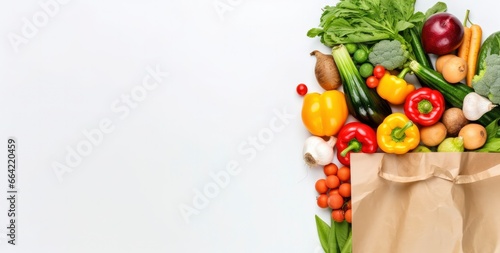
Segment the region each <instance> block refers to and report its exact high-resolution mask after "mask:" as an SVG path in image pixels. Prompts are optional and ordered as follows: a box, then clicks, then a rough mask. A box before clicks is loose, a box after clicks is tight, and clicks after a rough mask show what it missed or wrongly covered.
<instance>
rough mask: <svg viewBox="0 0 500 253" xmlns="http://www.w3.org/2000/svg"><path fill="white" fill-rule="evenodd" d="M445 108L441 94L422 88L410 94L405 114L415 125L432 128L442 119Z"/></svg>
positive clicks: (407, 98)
mask: <svg viewBox="0 0 500 253" xmlns="http://www.w3.org/2000/svg"><path fill="white" fill-rule="evenodd" d="M445 106H446V105H445V101H444V97H443V94H441V92H439V91H437V90H433V89H431V88H427V87H422V88H420V89H417V90H414V91H413V92H411V93H410V94H408V96H407V97H406V100H405V105H404V112H405V114H406V116H407V117H408V118H409V119H410V120H411V121H413V122H414V123H417V124H419V125H421V126H431V125H434V124H435V123H436V122H438V121H439V119H441V116H443V113H444V110H445Z"/></svg>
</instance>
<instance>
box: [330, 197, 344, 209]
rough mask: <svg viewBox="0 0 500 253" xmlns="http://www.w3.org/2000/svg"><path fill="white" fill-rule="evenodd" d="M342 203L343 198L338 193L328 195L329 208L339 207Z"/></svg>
mask: <svg viewBox="0 0 500 253" xmlns="http://www.w3.org/2000/svg"><path fill="white" fill-rule="evenodd" d="M343 205H344V198H343V197H342V196H340V195H339V194H331V195H330V196H328V206H329V207H330V208H331V209H339V208H342V206H343Z"/></svg>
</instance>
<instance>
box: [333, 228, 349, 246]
mask: <svg viewBox="0 0 500 253" xmlns="http://www.w3.org/2000/svg"><path fill="white" fill-rule="evenodd" d="M335 227H336V229H335V236H336V237H337V243H338V245H339V248H340V249H343V248H344V245H345V244H346V242H347V238H348V237H349V223H347V221H344V222H341V223H338V222H336V223H335Z"/></svg>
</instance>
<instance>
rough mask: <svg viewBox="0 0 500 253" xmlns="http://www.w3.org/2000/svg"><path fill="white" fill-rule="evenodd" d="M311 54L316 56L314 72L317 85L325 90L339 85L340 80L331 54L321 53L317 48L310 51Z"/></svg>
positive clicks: (340, 83)
mask: <svg viewBox="0 0 500 253" xmlns="http://www.w3.org/2000/svg"><path fill="white" fill-rule="evenodd" d="M311 55H314V56H315V57H316V67H315V68H314V74H315V75H316V80H317V81H318V83H319V85H320V86H321V87H322V88H323V89H325V90H335V89H337V88H338V87H340V85H342V81H341V79H340V74H339V71H338V69H337V65H336V64H335V61H334V60H333V56H332V55H327V54H323V53H321V52H320V51H318V50H314V51H312V52H311Z"/></svg>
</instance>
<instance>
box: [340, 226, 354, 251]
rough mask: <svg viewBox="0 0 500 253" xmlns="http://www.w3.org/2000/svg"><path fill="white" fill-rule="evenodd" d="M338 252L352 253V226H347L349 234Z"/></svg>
mask: <svg viewBox="0 0 500 253" xmlns="http://www.w3.org/2000/svg"><path fill="white" fill-rule="evenodd" d="M340 253H352V228H351V226H349V235H348V237H347V240H346V243H345V244H344V246H343V247H342V250H341V251H340Z"/></svg>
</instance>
